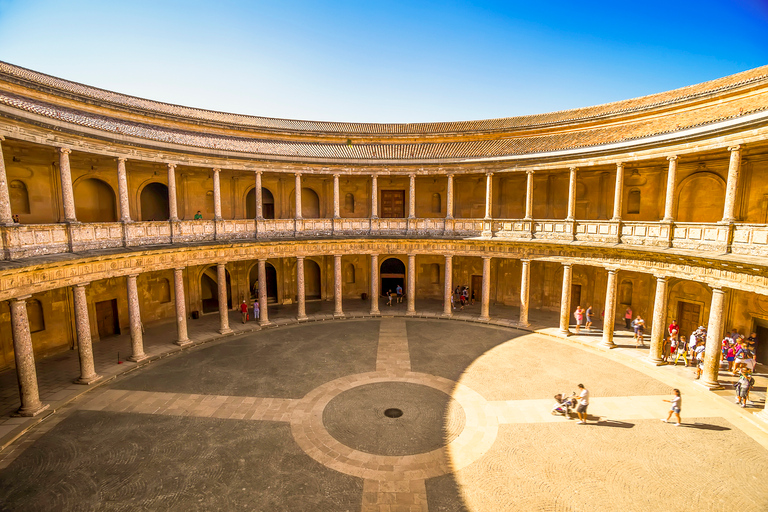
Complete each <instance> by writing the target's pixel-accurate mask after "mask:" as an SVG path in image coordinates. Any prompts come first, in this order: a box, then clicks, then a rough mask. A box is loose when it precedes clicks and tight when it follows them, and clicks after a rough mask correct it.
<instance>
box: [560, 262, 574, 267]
mask: <svg viewBox="0 0 768 512" xmlns="http://www.w3.org/2000/svg"><path fill="white" fill-rule="evenodd" d="M562 265H563V266H564V267H572V266H573V263H571V262H562Z"/></svg>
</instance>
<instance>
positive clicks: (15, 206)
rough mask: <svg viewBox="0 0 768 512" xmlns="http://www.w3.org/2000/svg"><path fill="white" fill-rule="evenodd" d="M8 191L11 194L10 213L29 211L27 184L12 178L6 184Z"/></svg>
mask: <svg viewBox="0 0 768 512" xmlns="http://www.w3.org/2000/svg"><path fill="white" fill-rule="evenodd" d="M8 189H9V190H8V193H9V195H10V196H11V212H12V213H29V193H27V186H26V185H25V184H24V182H23V181H21V180H13V181H11V182H10V183H9V184H8Z"/></svg>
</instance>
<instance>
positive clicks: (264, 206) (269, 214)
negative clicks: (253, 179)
mask: <svg viewBox="0 0 768 512" xmlns="http://www.w3.org/2000/svg"><path fill="white" fill-rule="evenodd" d="M301 202H302V203H303V202H304V200H303V199H302V201H301ZM261 215H262V216H263V217H264V218H265V219H274V218H275V198H274V196H273V195H272V192H270V191H269V190H267V189H266V188H264V187H262V188H261ZM245 217H246V218H247V219H255V218H256V188H255V187H254V188H252V189H251V190H250V192H248V194H247V195H246V196H245Z"/></svg>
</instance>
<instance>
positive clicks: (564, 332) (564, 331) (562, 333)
mask: <svg viewBox="0 0 768 512" xmlns="http://www.w3.org/2000/svg"><path fill="white" fill-rule="evenodd" d="M560 334H561V335H563V336H571V335H572V334H573V333H572V332H571V331H569V330H568V329H560Z"/></svg>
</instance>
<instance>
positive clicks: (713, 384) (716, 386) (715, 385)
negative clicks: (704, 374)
mask: <svg viewBox="0 0 768 512" xmlns="http://www.w3.org/2000/svg"><path fill="white" fill-rule="evenodd" d="M696 384H698V385H699V386H703V387H705V388H707V389H708V390H710V391H714V390H716V389H723V386H722V385H721V384H720V383H719V382H718V381H714V382H713V381H707V380H697V381H696Z"/></svg>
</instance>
